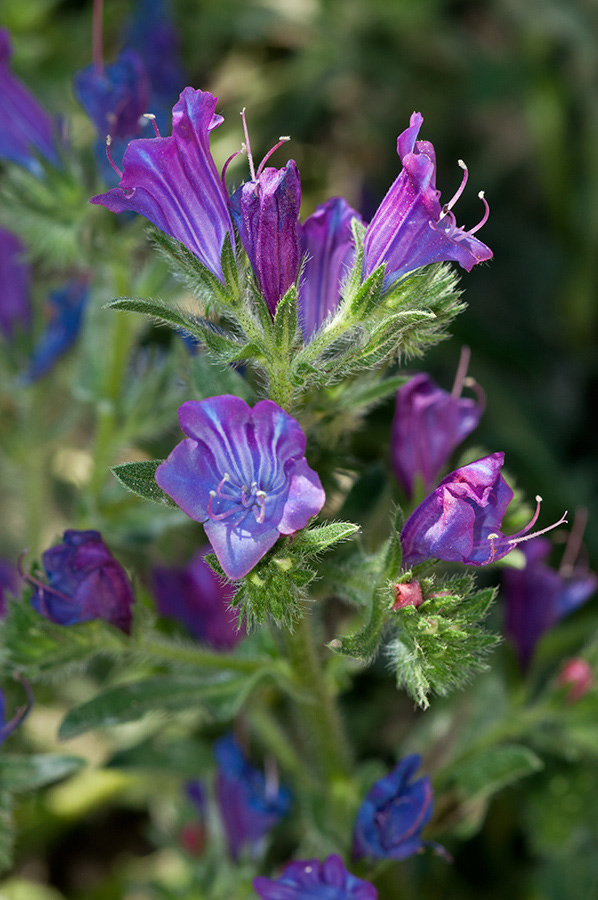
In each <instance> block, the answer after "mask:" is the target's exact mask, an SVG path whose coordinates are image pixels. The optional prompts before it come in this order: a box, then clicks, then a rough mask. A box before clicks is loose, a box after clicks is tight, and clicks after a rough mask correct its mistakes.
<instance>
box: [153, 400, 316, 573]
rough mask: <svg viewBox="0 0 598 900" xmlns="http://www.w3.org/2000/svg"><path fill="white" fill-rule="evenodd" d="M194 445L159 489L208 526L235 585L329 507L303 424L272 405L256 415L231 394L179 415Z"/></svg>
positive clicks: (163, 475) (175, 456) (187, 444)
mask: <svg viewBox="0 0 598 900" xmlns="http://www.w3.org/2000/svg"><path fill="white" fill-rule="evenodd" d="M179 421H180V423H181V428H182V430H183V431H184V432H185V434H186V435H187V440H185V441H182V443H180V444H178V446H176V447H175V448H174V450H173V451H172V453H171V454H170V456H169V457H168V459H167V460H165V462H163V463H162V464H161V465H160V466H158V468H157V470H156V481H157V482H158V484H159V485H160V487H161V488H162V490H164V491H166V493H167V494H168V495H169V496H170V497H172V499H173V500H174V501H175V503H176V504H177V505H178V506H180V508H181V509H182V510H183V512H185V513H186V514H187V515H188V516H190V517H191V518H192V519H195V520H196V521H197V522H203V524H204V529H205V532H206V535H207V536H208V539H209V541H210V543H211V545H212V547H213V548H214V553H215V554H216V556H217V557H218V561H219V562H220V565H221V566H222V568H223V569H224V571H225V573H226V574H227V576H228V577H229V578H232V579H237V578H242V577H243V576H244V575H247V573H248V572H249V571H250V570H251V569H252V568H253V567H254V566H255V564H256V563H257V562H258V560H260V559H261V558H262V556H263V555H264V554H265V553H266V552H267V551H268V550H269V549H270V548H271V547H272V546H273V545H274V544H275V543H276V541H277V540H278V538H279V536H280V535H281V534H292V533H293V532H294V531H298V530H299V529H301V528H305V526H306V525H307V522H308V521H309V519H310V518H311V517H312V516H315V515H316V513H318V512H319V511H320V510H321V508H322V506H323V505H324V500H325V494H324V491H323V489H322V485H321V484H320V479H319V478H318V476H317V474H316V473H315V472H314V471H313V470H312V469H310V468H309V466H308V464H307V460H306V459H305V435H304V433H303V431H302V430H301V427H300V426H299V423H298V422H297V421H296V420H295V419H293V418H292V416H290V415H289V414H288V413H287V412H285V411H284V409H281V408H280V407H279V406H277V405H276V403H273V402H272V401H271V400H260V402H259V403H257V404H256V406H255V407H254V408H253V409H251V408H250V407H249V406H248V405H247V404H246V403H245V401H244V400H241V399H240V398H239V397H233V396H231V395H228V394H225V395H223V396H220V397H210V398H209V399H207V400H201V401H199V402H196V401H194V400H189V401H187V403H183V405H182V406H181V407H180V409H179Z"/></svg>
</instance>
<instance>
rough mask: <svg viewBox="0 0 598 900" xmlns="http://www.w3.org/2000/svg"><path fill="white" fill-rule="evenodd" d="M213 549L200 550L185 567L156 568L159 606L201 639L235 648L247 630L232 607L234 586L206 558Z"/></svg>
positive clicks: (218, 648) (217, 648)
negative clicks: (223, 578)
mask: <svg viewBox="0 0 598 900" xmlns="http://www.w3.org/2000/svg"><path fill="white" fill-rule="evenodd" d="M209 549H210V548H208V550H203V551H202V550H200V551H199V552H198V553H196V554H195V556H194V557H193V559H192V560H191V562H190V563H189V565H188V566H186V567H185V568H183V569H166V568H157V569H154V573H153V580H154V590H155V594H156V598H157V603H158V610H159V612H160V613H161V615H163V616H171V617H172V618H174V619H178V620H179V621H180V622H183V623H184V624H185V625H186V626H187V628H188V629H189V631H190V632H191V633H192V634H193V635H194V637H196V638H197V640H198V641H205V643H206V644H209V645H210V646H211V647H214V648H215V649H216V650H232V648H233V647H234V646H236V644H238V643H239V641H240V639H241V638H242V637H243V635H244V634H245V631H244V629H243V628H241V629H239V628H238V627H237V620H238V613H237V612H235V611H234V610H231V609H230V604H231V601H232V599H233V596H234V590H233V589H232V588H231V586H230V585H229V584H223V582H222V580H221V579H220V578H218V576H217V575H216V573H215V572H213V571H212V569H211V568H210V567H209V565H208V564H207V563H206V561H205V559H204V556H205V553H206V552H209Z"/></svg>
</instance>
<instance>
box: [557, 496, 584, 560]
mask: <svg viewBox="0 0 598 900" xmlns="http://www.w3.org/2000/svg"><path fill="white" fill-rule="evenodd" d="M587 522H588V511H587V509H586V507H585V506H580V507H578V508H577V509H576V510H575V518H574V519H573V525H572V527H571V531H570V532H569V539H568V541H567V546H566V547H565V552H564V553H563V559H562V561H561V565H560V566H559V575H562V576H563V577H564V578H569V577H570V576H571V575H572V574H573V571H574V569H575V563H576V562H577V559H578V557H579V551H580V550H581V543H582V540H583V534H584V531H585V530H586V525H587Z"/></svg>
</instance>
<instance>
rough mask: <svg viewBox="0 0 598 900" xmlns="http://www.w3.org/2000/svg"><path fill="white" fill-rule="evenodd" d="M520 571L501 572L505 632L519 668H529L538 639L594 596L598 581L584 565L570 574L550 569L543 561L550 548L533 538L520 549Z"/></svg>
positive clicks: (572, 570) (546, 543)
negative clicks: (521, 564) (523, 558)
mask: <svg viewBox="0 0 598 900" xmlns="http://www.w3.org/2000/svg"><path fill="white" fill-rule="evenodd" d="M522 549H523V552H524V554H525V568H524V569H506V570H505V571H504V573H503V585H504V598H505V630H506V633H507V635H508V636H509V637H510V639H511V640H512V642H513V644H514V645H515V649H516V651H517V655H518V657H519V662H520V664H521V668H522V669H527V667H528V666H529V664H530V662H531V659H532V655H533V652H534V648H535V646H536V643H537V642H538V640H539V638H540V637H541V636H542V635H543V634H544V632H545V631H548V629H550V628H553V627H554V626H555V625H556V624H557V622H559V621H560V620H561V619H563V618H564V617H565V616H568V615H569V614H570V613H572V612H573V611H574V610H576V609H577V608H578V607H580V606H581V605H582V604H584V603H585V602H586V601H587V600H589V599H590V597H591V596H592V594H594V593H595V591H596V588H597V587H598V578H597V577H596V575H595V574H594V573H593V572H590V571H589V570H588V569H587V568H586V567H585V566H581V565H580V566H575V568H573V567H572V568H571V570H570V571H556V570H555V569H551V568H550V566H549V565H548V564H547V562H546V560H547V558H548V556H549V555H550V551H551V549H552V545H551V543H550V541H547V540H545V539H543V538H535V539H534V540H533V541H530V542H529V543H528V544H526V545H524V547H523V548H522Z"/></svg>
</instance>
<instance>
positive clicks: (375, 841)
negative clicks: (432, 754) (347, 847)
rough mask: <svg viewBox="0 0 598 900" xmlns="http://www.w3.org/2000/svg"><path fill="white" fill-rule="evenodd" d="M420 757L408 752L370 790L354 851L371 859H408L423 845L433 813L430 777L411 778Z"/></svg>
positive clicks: (360, 816)
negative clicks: (424, 835)
mask: <svg viewBox="0 0 598 900" xmlns="http://www.w3.org/2000/svg"><path fill="white" fill-rule="evenodd" d="M420 765H421V757H420V756H418V755H416V754H414V755H412V756H406V757H405V758H404V759H402V760H401V761H400V762H399V763H398V765H397V766H396V767H395V768H394V769H393V770H392V772H391V773H390V774H389V775H387V776H386V777H385V778H381V779H380V781H377V782H376V783H375V784H374V786H373V787H372V788H371V789H370V790H369V791H368V793H367V795H366V797H365V799H364V801H363V803H362V804H361V806H360V807H359V810H358V812H357V818H356V819H355V828H354V831H353V855H354V856H355V857H356V858H361V857H367V858H368V859H406V857H408V856H412V855H413V854H414V853H417V852H418V851H419V850H421V849H422V847H423V846H424V841H422V838H421V832H422V829H423V827H424V825H425V824H426V822H428V821H429V819H430V817H431V815H432V808H433V792H432V785H431V784H430V779H429V778H427V777H424V778H420V779H419V780H418V781H412V779H413V776H414V775H415V773H416V772H417V770H418V769H419V767H420Z"/></svg>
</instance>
